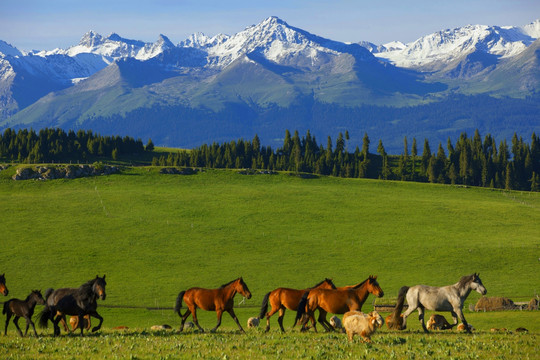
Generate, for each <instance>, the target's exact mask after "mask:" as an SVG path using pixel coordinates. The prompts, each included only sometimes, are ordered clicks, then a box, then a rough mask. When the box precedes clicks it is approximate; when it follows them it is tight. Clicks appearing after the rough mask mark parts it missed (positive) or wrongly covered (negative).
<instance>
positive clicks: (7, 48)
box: [0, 40, 22, 58]
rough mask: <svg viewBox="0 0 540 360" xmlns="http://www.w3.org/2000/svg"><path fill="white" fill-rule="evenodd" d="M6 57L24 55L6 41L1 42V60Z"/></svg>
mask: <svg viewBox="0 0 540 360" xmlns="http://www.w3.org/2000/svg"><path fill="white" fill-rule="evenodd" d="M2 55H5V56H22V53H21V52H20V51H19V49H17V48H16V47H14V46H12V45H11V44H8V43H7V42H5V41H2V40H0V58H1V57H2Z"/></svg>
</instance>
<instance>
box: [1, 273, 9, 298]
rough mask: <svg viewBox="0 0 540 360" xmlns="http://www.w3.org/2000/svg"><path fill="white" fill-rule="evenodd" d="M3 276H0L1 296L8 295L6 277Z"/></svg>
mask: <svg viewBox="0 0 540 360" xmlns="http://www.w3.org/2000/svg"><path fill="white" fill-rule="evenodd" d="M4 275H5V274H2V275H0V293H2V295H4V296H7V295H8V294H9V290H8V288H7V287H6V277H5V276H4Z"/></svg>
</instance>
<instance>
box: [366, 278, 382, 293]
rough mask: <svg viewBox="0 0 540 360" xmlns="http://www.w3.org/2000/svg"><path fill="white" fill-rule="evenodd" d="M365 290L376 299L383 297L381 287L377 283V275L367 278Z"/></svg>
mask: <svg viewBox="0 0 540 360" xmlns="http://www.w3.org/2000/svg"><path fill="white" fill-rule="evenodd" d="M367 289H368V291H369V292H370V293H371V294H373V295H375V296H377V297H383V296H384V291H383V289H381V287H380V286H379V283H378V282H377V275H375V276H373V275H370V276H369V278H368V281H367Z"/></svg>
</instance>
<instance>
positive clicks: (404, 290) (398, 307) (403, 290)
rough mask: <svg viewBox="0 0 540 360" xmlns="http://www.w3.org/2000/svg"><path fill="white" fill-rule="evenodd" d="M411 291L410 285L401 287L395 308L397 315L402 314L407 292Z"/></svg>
mask: <svg viewBox="0 0 540 360" xmlns="http://www.w3.org/2000/svg"><path fill="white" fill-rule="evenodd" d="M408 291H409V287H408V286H403V287H402V288H401V289H399V293H398V297H397V301H396V307H395V308H394V314H397V315H396V316H399V315H401V311H402V310H403V305H404V303H405V295H407V292H408Z"/></svg>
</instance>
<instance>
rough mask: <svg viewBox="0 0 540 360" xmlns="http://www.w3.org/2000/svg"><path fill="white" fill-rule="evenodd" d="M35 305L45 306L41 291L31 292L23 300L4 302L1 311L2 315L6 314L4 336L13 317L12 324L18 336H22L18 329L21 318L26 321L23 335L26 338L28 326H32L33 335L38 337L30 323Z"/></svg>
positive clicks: (31, 322)
mask: <svg viewBox="0 0 540 360" xmlns="http://www.w3.org/2000/svg"><path fill="white" fill-rule="evenodd" d="M36 304H41V305H43V304H45V300H44V299H43V296H42V295H41V291H39V290H32V292H31V293H30V295H28V296H27V297H26V299H25V300H19V299H11V300H8V301H6V302H5V303H4V310H2V314H6V329H5V332H4V335H7V328H8V324H9V319H11V317H12V316H13V315H15V317H14V318H13V323H14V324H15V327H16V328H17V331H18V332H19V335H20V336H23V334H22V331H21V328H20V327H19V318H21V317H23V318H25V319H26V331H25V332H24V335H25V336H26V334H28V328H29V327H30V325H32V329H34V334H35V335H36V337H37V336H38V335H37V332H36V327H35V326H34V322H33V321H32V315H34V308H35V307H36Z"/></svg>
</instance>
